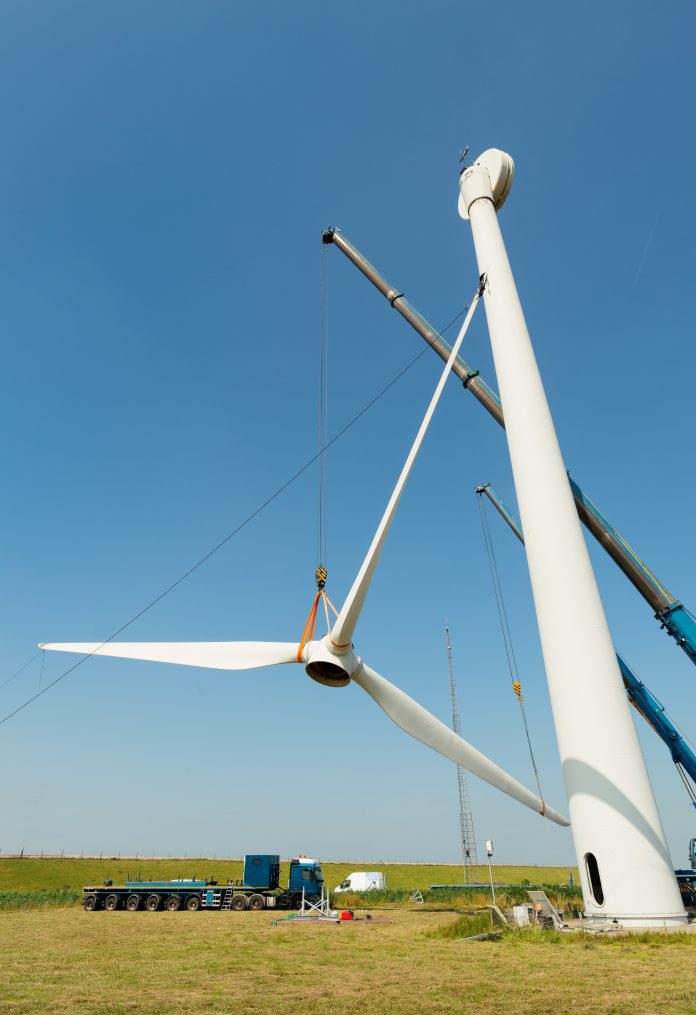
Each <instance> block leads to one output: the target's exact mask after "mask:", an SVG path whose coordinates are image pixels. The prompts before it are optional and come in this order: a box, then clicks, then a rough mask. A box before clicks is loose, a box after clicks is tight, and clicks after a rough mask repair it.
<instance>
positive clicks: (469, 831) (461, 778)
mask: <svg viewBox="0 0 696 1015" xmlns="http://www.w3.org/2000/svg"><path fill="white" fill-rule="evenodd" d="M445 644H446V645H447V662H448V664H449V677H450V692H451V694H452V729H453V730H454V732H455V733H456V734H457V736H459V737H460V736H461V735H462V728H461V723H460V721H459V706H458V705H457V685H456V683H455V679H454V661H453V659H452V643H451V642H450V633H449V626H448V624H447V621H445ZM457 781H458V783H459V826H460V829H461V833H462V857H463V858H464V883H465V884H466V882H467V880H468V877H467V868H470V867H473V866H474V865H478V859H477V857H476V838H475V836H474V817H473V815H472V813H471V801H470V800H469V780H468V779H467V776H466V771H465V770H464V769H463V768H462V767H461V765H457Z"/></svg>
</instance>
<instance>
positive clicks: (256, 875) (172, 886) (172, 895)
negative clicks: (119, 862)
mask: <svg viewBox="0 0 696 1015" xmlns="http://www.w3.org/2000/svg"><path fill="white" fill-rule="evenodd" d="M323 887H324V877H323V874H322V872H321V864H320V862H319V861H318V860H310V859H309V857H304V856H301V857H295V858H293V859H292V860H291V861H290V877H289V879H288V886H287V888H281V887H280V857H279V856H276V855H273V854H268V853H252V854H249V855H248V856H245V857H244V879H243V880H242V881H228V882H227V884H226V885H220V884H218V883H217V881H199V880H197V879H196V878H191V879H187V878H178V879H177V880H174V881H125V882H124V883H123V884H122V885H114V884H112V883H111V882H108V881H107V882H105V883H104V884H103V885H86V886H85V888H84V900H83V906H84V908H85V910H86V911H87V912H88V913H91V912H94V910H96V909H105V910H107V912H113V911H114V910H116V909H127V910H128V911H129V912H131V913H135V912H137V911H138V910H139V909H144V910H147V911H148V912H149V913H156V912H157V911H158V910H160V909H166V910H169V912H171V913H175V912H177V910H180V909H182V910H183V909H185V910H188V912H190V913H195V912H196V911H197V910H199V909H219V910H223V909H224V910H231V909H235V910H244V909H252V910H259V909H299V908H300V906H301V905H302V893H303V890H304V896H305V899H307V901H309V902H316V900H317V899H318V898H320V897H321V893H322V889H323Z"/></svg>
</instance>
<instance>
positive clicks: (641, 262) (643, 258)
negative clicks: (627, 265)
mask: <svg viewBox="0 0 696 1015" xmlns="http://www.w3.org/2000/svg"><path fill="white" fill-rule="evenodd" d="M663 203H664V202H663ZM661 213H662V205H660V207H659V208H658V209H657V215H656V217H655V222H654V223H653V227H652V229H651V230H650V235H649V236H648V242H647V243H646V244H645V250H644V251H643V256H642V257H641V259H640V264H639V265H638V270H637V272H636V277H635V278H634V279H633V288H634V289H635V287H636V283H637V281H638V279H639V278H640V273H641V271H642V270H643V265H644V264H645V258H646V257H647V256H648V251H649V250H650V244H651V243H652V241H653V237H654V235H655V230H656V229H657V223H658V222H659V221H660V215H661Z"/></svg>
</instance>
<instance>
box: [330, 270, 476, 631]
mask: <svg viewBox="0 0 696 1015" xmlns="http://www.w3.org/2000/svg"><path fill="white" fill-rule="evenodd" d="M482 291H483V290H482V287H481V286H479V290H478V291H477V293H476V295H475V296H474V298H473V300H472V301H471V306H470V307H469V311H468V313H467V315H466V317H465V318H464V323H463V324H462V327H461V330H460V332H459V335H458V336H457V341H456V342H455V343H454V345H453V346H452V351H451V353H450V357H449V359H448V360H447V364H446V365H445V369H444V370H443V372H442V376H441V377H440V380H439V381H438V385H437V387H436V388H435V393H434V394H433V397H432V398H431V400H430V405H429V406H428V408H427V410H426V413H425V416H424V417H423V422H422V423H421V425H420V429H419V431H418V433H417V434H416V439H415V440H414V442H413V446H412V447H411V450H410V451H409V453H408V457H407V458H406V462H405V464H404V467H403V469H402V470H401V475H400V476H399V478H398V480H397V482H396V486H395V487H394V492H393V493H392V495H391V498H390V500H389V503H388V504H387V509H386V511H385V512H384V514H383V515H382V520H381V522H380V523H379V525H378V527H377V531H376V532H375V535H374V538H373V540H372V544H371V546H370V549H369V550H368V551H367V556H366V557H365V560H364V561H363V564H362V567H361V568H360V571H359V572H358V576H357V578H356V579H355V581H354V582H353V587H352V588H351V590H350V592H349V593H348V597H347V598H346V601H345V603H344V604H343V608H342V610H341V612H340V613H339V615H338V617H337V618H336V623H335V624H334V626H333V629H332V631H331V641H332V643H333V645H334V647H336V648H338V649H344V648H348V647H350V644H351V641H352V639H353V632H354V630H355V625H356V624H357V622H358V618H359V616H360V611H361V610H362V606H363V603H364V601H365V596H366V595H367V590H368V589H369V587H370V582H371V581H372V576H373V574H374V572H375V568H376V567H377V561H378V560H379V555H380V553H381V552H382V547H383V545H384V541H385V540H386V538H387V533H388V532H389V527H390V525H391V523H392V520H393V518H394V514H395V512H396V509H397V507H398V506H399V501H400V500H401V494H402V493H403V492H404V487H405V486H406V481H407V480H408V477H409V475H410V474H411V469H412V468H413V463H414V462H415V460H416V457H417V455H418V452H419V451H420V447H421V444H422V443H423V439H424V437H425V435H426V433H427V431H428V427H429V425H430V420H431V419H432V417H433V413H434V412H435V409H436V408H437V403H438V402H439V401H440V395H441V394H442V390H443V388H444V386H445V381H446V380H447V378H448V377H449V375H450V371H451V369H452V364H453V363H454V361H455V359H456V358H457V353H458V352H459V347H460V346H461V344H462V340H463V339H464V335H465V334H466V332H467V329H468V327H469V324H470V323H471V318H472V317H473V316H474V311H475V310H476V307H477V306H478V302H479V299H480V296H481V292H482Z"/></svg>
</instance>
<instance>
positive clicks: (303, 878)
mask: <svg viewBox="0 0 696 1015" xmlns="http://www.w3.org/2000/svg"><path fill="white" fill-rule="evenodd" d="M303 888H304V891H305V896H307V897H308V898H310V899H311V898H314V897H315V896H316V897H318V896H320V895H321V893H322V890H323V888H324V875H323V874H322V871H321V863H320V862H319V861H318V860H312V859H310V857H308V856H297V857H293V859H292V860H291V861H290V879H289V881H288V892H289V893H290V894H291V895H292V896H293V898H294V899H297V898H298V897H299V900H300V901H301V898H302V889H303Z"/></svg>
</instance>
